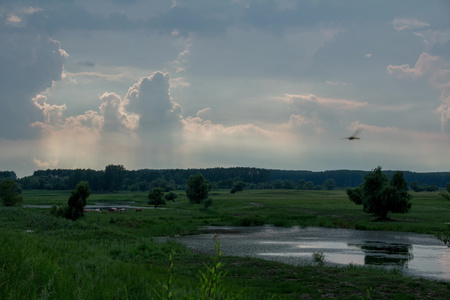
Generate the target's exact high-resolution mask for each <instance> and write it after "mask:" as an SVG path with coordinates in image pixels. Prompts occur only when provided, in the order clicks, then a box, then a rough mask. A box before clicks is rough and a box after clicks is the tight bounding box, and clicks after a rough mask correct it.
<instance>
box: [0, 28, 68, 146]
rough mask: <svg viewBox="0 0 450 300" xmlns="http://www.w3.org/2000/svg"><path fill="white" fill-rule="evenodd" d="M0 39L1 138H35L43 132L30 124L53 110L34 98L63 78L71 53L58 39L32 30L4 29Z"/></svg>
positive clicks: (42, 118) (0, 33)
mask: <svg viewBox="0 0 450 300" xmlns="http://www.w3.org/2000/svg"><path fill="white" fill-rule="evenodd" d="M0 39H1V40H2V43H0V65H1V66H2V68H1V70H0V99H1V100H0V105H1V109H0V138H1V137H3V138H8V139H17V138H31V137H34V136H36V135H38V134H39V131H36V128H33V127H31V126H30V124H32V123H34V122H38V121H43V120H44V114H45V113H49V110H48V109H49V107H46V108H45V109H44V108H43V107H39V106H36V102H35V101H33V100H32V98H34V97H36V95H37V94H39V93H42V92H44V91H45V90H46V89H47V88H50V87H51V86H52V84H53V82H54V81H57V80H59V79H61V75H62V73H63V64H64V61H65V60H66V58H67V57H68V55H67V53H66V52H65V51H64V50H63V49H61V45H60V43H59V42H58V41H55V40H52V39H50V38H48V37H47V36H45V35H41V34H37V33H35V32H32V31H27V30H20V31H15V32H12V33H11V32H9V33H7V32H3V31H0ZM40 99H41V98H40ZM41 104H42V102H41ZM44 106H45V105H44ZM53 109H56V108H53ZM46 117H49V114H47V116H46Z"/></svg>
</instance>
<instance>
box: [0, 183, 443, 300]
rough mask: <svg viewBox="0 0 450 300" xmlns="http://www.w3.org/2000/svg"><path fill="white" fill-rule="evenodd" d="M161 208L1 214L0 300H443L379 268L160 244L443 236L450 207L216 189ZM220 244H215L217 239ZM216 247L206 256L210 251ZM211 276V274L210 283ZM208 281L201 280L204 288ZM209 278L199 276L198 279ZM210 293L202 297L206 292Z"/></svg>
mask: <svg viewBox="0 0 450 300" xmlns="http://www.w3.org/2000/svg"><path fill="white" fill-rule="evenodd" d="M178 193H179V197H178V198H177V199H176V201H175V202H167V205H165V206H161V207H162V208H163V209H159V207H158V209H153V208H151V209H144V210H143V211H142V212H136V211H135V210H128V211H127V212H126V213H112V212H108V211H104V212H103V213H101V214H100V213H96V212H90V213H86V214H85V217H83V218H81V219H79V220H77V221H76V222H72V221H70V220H66V219H63V218H57V217H54V216H53V215H51V214H50V209H43V208H30V207H27V208H7V207H1V208H0V241H1V245H2V246H1V247H0V266H1V273H0V299H299V298H302V299H303V298H304V299H329V298H337V299H447V298H448V293H449V292H450V283H447V282H440V281H433V280H425V279H418V278H411V277H406V276H403V275H402V274H401V272H400V271H398V270H384V269H379V268H374V267H357V266H353V265H351V266H348V267H330V266H327V265H323V266H322V265H318V264H313V263H311V264H308V265H302V266H290V265H285V264H280V263H275V262H270V261H264V260H259V259H252V258H239V257H225V256H221V255H219V254H217V253H216V255H215V256H205V255H201V254H198V253H194V252H192V251H190V250H189V249H187V248H186V247H185V246H184V245H181V244H178V243H174V242H167V243H160V242H157V241H156V240H155V238H156V237H162V236H173V235H185V234H196V233H198V232H199V230H198V227H199V226H204V225H219V226H220V225H234V226H258V225H263V224H272V225H275V226H303V227H306V226H323V227H342V228H350V229H362V230H391V231H406V232H415V233H430V234H440V233H442V232H444V231H445V230H447V228H448V225H447V224H446V223H447V222H450V202H449V201H446V200H444V199H443V198H442V197H441V196H439V194H438V193H437V192H426V193H425V192H424V193H412V195H413V199H412V209H411V211H410V212H409V213H407V214H388V217H390V218H391V220H390V221H385V222H376V221H374V219H375V218H374V217H373V216H371V215H368V214H365V213H364V212H363V211H362V207H361V206H357V205H355V204H354V203H352V202H351V201H349V200H348V198H347V196H346V194H345V191H344V190H332V191H297V190H245V191H243V192H239V193H236V194H231V193H230V192H229V191H228V190H226V191H225V190H213V191H211V192H210V195H211V197H212V199H213V205H212V206H210V207H209V208H208V209H205V208H204V207H203V206H202V205H196V204H190V203H189V201H188V200H187V199H186V197H185V194H184V192H183V191H179V192H178ZM69 194H70V192H69V191H42V190H39V191H30V190H25V191H24V192H23V194H22V195H23V198H24V204H25V205H31V204H34V205H58V204H65V203H66V202H67V199H68V197H69ZM147 201H148V200H147V193H146V192H137V193H132V192H122V191H121V192H119V193H94V194H92V195H91V196H90V197H89V198H88V205H89V204H101V205H105V206H109V205H110V204H111V205H120V204H122V205H124V204H126V205H133V206H148V207H149V208H150V207H151V206H150V205H148V204H147ZM219 242H220V241H219ZM213 251H214V249H211V252H213ZM208 274H209V275H208ZM201 278H203V279H201ZM205 278H206V279H205ZM208 286H209V287H210V289H209V292H210V293H206V294H205V293H204V291H205V289H207V287H208Z"/></svg>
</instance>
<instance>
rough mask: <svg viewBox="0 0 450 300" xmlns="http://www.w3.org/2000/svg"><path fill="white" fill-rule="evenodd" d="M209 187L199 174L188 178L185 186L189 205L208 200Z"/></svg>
mask: <svg viewBox="0 0 450 300" xmlns="http://www.w3.org/2000/svg"><path fill="white" fill-rule="evenodd" d="M209 190H210V186H209V184H208V182H207V181H206V180H205V177H203V175H202V174H201V173H197V174H196V175H191V176H189V179H188V182H187V185H186V197H188V199H189V201H190V202H191V203H197V204H200V203H202V202H203V201H204V200H205V199H206V198H208V194H209Z"/></svg>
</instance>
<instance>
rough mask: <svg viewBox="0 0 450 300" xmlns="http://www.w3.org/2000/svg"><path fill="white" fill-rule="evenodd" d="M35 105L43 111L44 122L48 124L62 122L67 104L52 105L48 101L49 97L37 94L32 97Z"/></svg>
mask: <svg viewBox="0 0 450 300" xmlns="http://www.w3.org/2000/svg"><path fill="white" fill-rule="evenodd" d="M32 100H33V102H34V105H36V107H37V108H39V109H40V110H41V111H42V114H43V115H44V122H45V123H48V124H54V125H59V124H61V123H62V118H63V113H64V111H65V110H66V105H65V104H63V105H50V104H48V103H47V97H45V96H43V95H37V96H36V97H34V98H32Z"/></svg>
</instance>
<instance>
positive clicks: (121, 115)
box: [100, 93, 139, 132]
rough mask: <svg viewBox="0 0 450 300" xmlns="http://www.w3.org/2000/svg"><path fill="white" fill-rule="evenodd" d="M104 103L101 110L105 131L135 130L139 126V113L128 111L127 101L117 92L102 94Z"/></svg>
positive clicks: (101, 97)
mask: <svg viewBox="0 0 450 300" xmlns="http://www.w3.org/2000/svg"><path fill="white" fill-rule="evenodd" d="M100 100H101V101H102V104H101V105H100V112H101V115H102V116H103V120H104V121H103V127H102V129H103V131H105V132H118V131H119V132H120V131H134V130H135V129H136V128H138V126H139V117H138V115H137V114H132V113H128V112H127V111H126V107H125V106H126V102H125V101H123V100H122V99H121V98H120V96H119V95H117V94H115V93H104V94H103V95H102V96H100Z"/></svg>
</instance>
